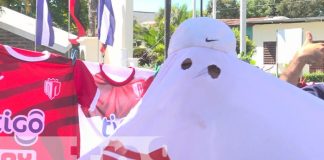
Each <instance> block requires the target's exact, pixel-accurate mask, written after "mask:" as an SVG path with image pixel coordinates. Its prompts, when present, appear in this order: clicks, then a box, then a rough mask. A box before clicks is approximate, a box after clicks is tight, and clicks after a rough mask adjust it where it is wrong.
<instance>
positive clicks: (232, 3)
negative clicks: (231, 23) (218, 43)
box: [207, 0, 240, 19]
mask: <svg viewBox="0 0 324 160" xmlns="http://www.w3.org/2000/svg"><path fill="white" fill-rule="evenodd" d="M212 10H213V1H212V0H210V1H208V5H207V14H208V15H211V14H212ZM216 11H217V18H219V19H232V18H239V17H240V5H239V1H237V0H217V7H216Z"/></svg>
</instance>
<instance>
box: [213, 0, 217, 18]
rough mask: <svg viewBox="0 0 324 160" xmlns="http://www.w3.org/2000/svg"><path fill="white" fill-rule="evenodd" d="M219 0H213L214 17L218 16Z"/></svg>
mask: <svg viewBox="0 0 324 160" xmlns="http://www.w3.org/2000/svg"><path fill="white" fill-rule="evenodd" d="M216 8H217V0H213V18H214V19H216V18H217V9H216Z"/></svg>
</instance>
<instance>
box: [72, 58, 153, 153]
mask: <svg viewBox="0 0 324 160" xmlns="http://www.w3.org/2000/svg"><path fill="white" fill-rule="evenodd" d="M77 63H83V65H82V64H79V65H78V66H83V67H78V68H76V69H77V70H89V71H90V73H91V75H92V77H89V79H90V80H89V82H87V83H93V85H89V84H88V85H87V86H93V87H94V88H93V89H88V90H95V91H96V94H95V96H94V98H93V101H92V102H91V101H87V102H85V101H84V100H87V98H85V97H87V96H88V95H87V93H82V92H78V96H79V102H80V103H81V104H83V105H88V106H86V107H84V106H82V105H80V110H79V114H80V133H81V139H80V142H81V150H80V153H81V157H80V159H90V158H91V157H92V158H93V157H96V156H97V158H100V157H101V156H102V155H101V154H102V153H101V151H102V148H103V147H104V146H102V145H103V144H106V141H107V140H108V138H109V137H110V135H112V134H113V133H114V132H115V130H116V128H117V127H118V126H119V124H120V123H121V122H122V120H123V118H125V117H126V116H127V115H128V113H129V112H130V110H131V109H132V108H133V107H134V106H135V105H136V104H137V103H138V101H140V100H141V98H142V97H143V95H144V94H145V92H146V90H147V89H148V87H149V85H150V84H151V82H152V80H153V76H154V72H153V71H152V70H148V69H141V68H126V67H117V66H112V65H107V64H106V65H102V64H101V65H99V64H98V63H94V62H85V61H77ZM76 72H77V71H76ZM90 81H92V82H90ZM76 83H77V84H76V85H77V86H78V85H82V84H84V82H83V81H79V80H78V78H76ZM90 99H91V98H90ZM90 102H91V103H90ZM89 137H91V138H89Z"/></svg>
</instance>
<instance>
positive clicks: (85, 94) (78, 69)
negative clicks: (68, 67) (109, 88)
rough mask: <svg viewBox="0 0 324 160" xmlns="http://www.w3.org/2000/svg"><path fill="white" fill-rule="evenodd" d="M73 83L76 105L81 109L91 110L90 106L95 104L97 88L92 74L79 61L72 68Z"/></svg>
mask: <svg viewBox="0 0 324 160" xmlns="http://www.w3.org/2000/svg"><path fill="white" fill-rule="evenodd" d="M74 82H75V88H76V94H77V97H78V103H79V104H80V105H81V106H82V107H83V108H87V109H89V108H91V106H92V104H95V103H96V102H95V101H96V95H97V94H98V93H97V92H98V91H97V86H96V84H95V82H94V79H93V76H92V74H91V73H90V72H89V70H88V68H87V67H86V65H85V64H84V63H83V62H82V61H81V60H77V61H76V63H75V66H74Z"/></svg>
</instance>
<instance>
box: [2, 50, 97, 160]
mask: <svg viewBox="0 0 324 160" xmlns="http://www.w3.org/2000/svg"><path fill="white" fill-rule="evenodd" d="M77 67H78V66H75V68H77ZM77 71H78V72H75V69H74V67H73V65H72V62H71V60H70V59H67V58H65V57H63V56H60V55H56V54H50V53H48V52H35V51H29V50H24V49H19V48H14V47H10V46H6V45H0V77H1V79H0V142H1V143H0V157H1V158H4V159H6V157H7V158H8V157H9V158H12V157H14V156H19V155H23V156H25V157H29V158H30V159H47V160H51V159H53V160H54V159H76V158H77V157H78V154H79V144H78V143H79V139H78V137H79V135H80V133H79V118H78V109H77V104H78V101H77V100H78V98H77V94H76V93H77V90H78V91H79V92H80V91H81V90H82V89H86V87H85V88H82V89H80V88H79V89H76V88H78V86H75V81H74V76H78V78H80V79H81V78H82V79H86V78H85V77H89V75H87V73H89V72H88V71H87V70H86V71H82V70H77ZM81 72H82V73H81ZM84 86H85V85H84ZM90 93H91V92H90ZM89 101H91V100H89Z"/></svg>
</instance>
